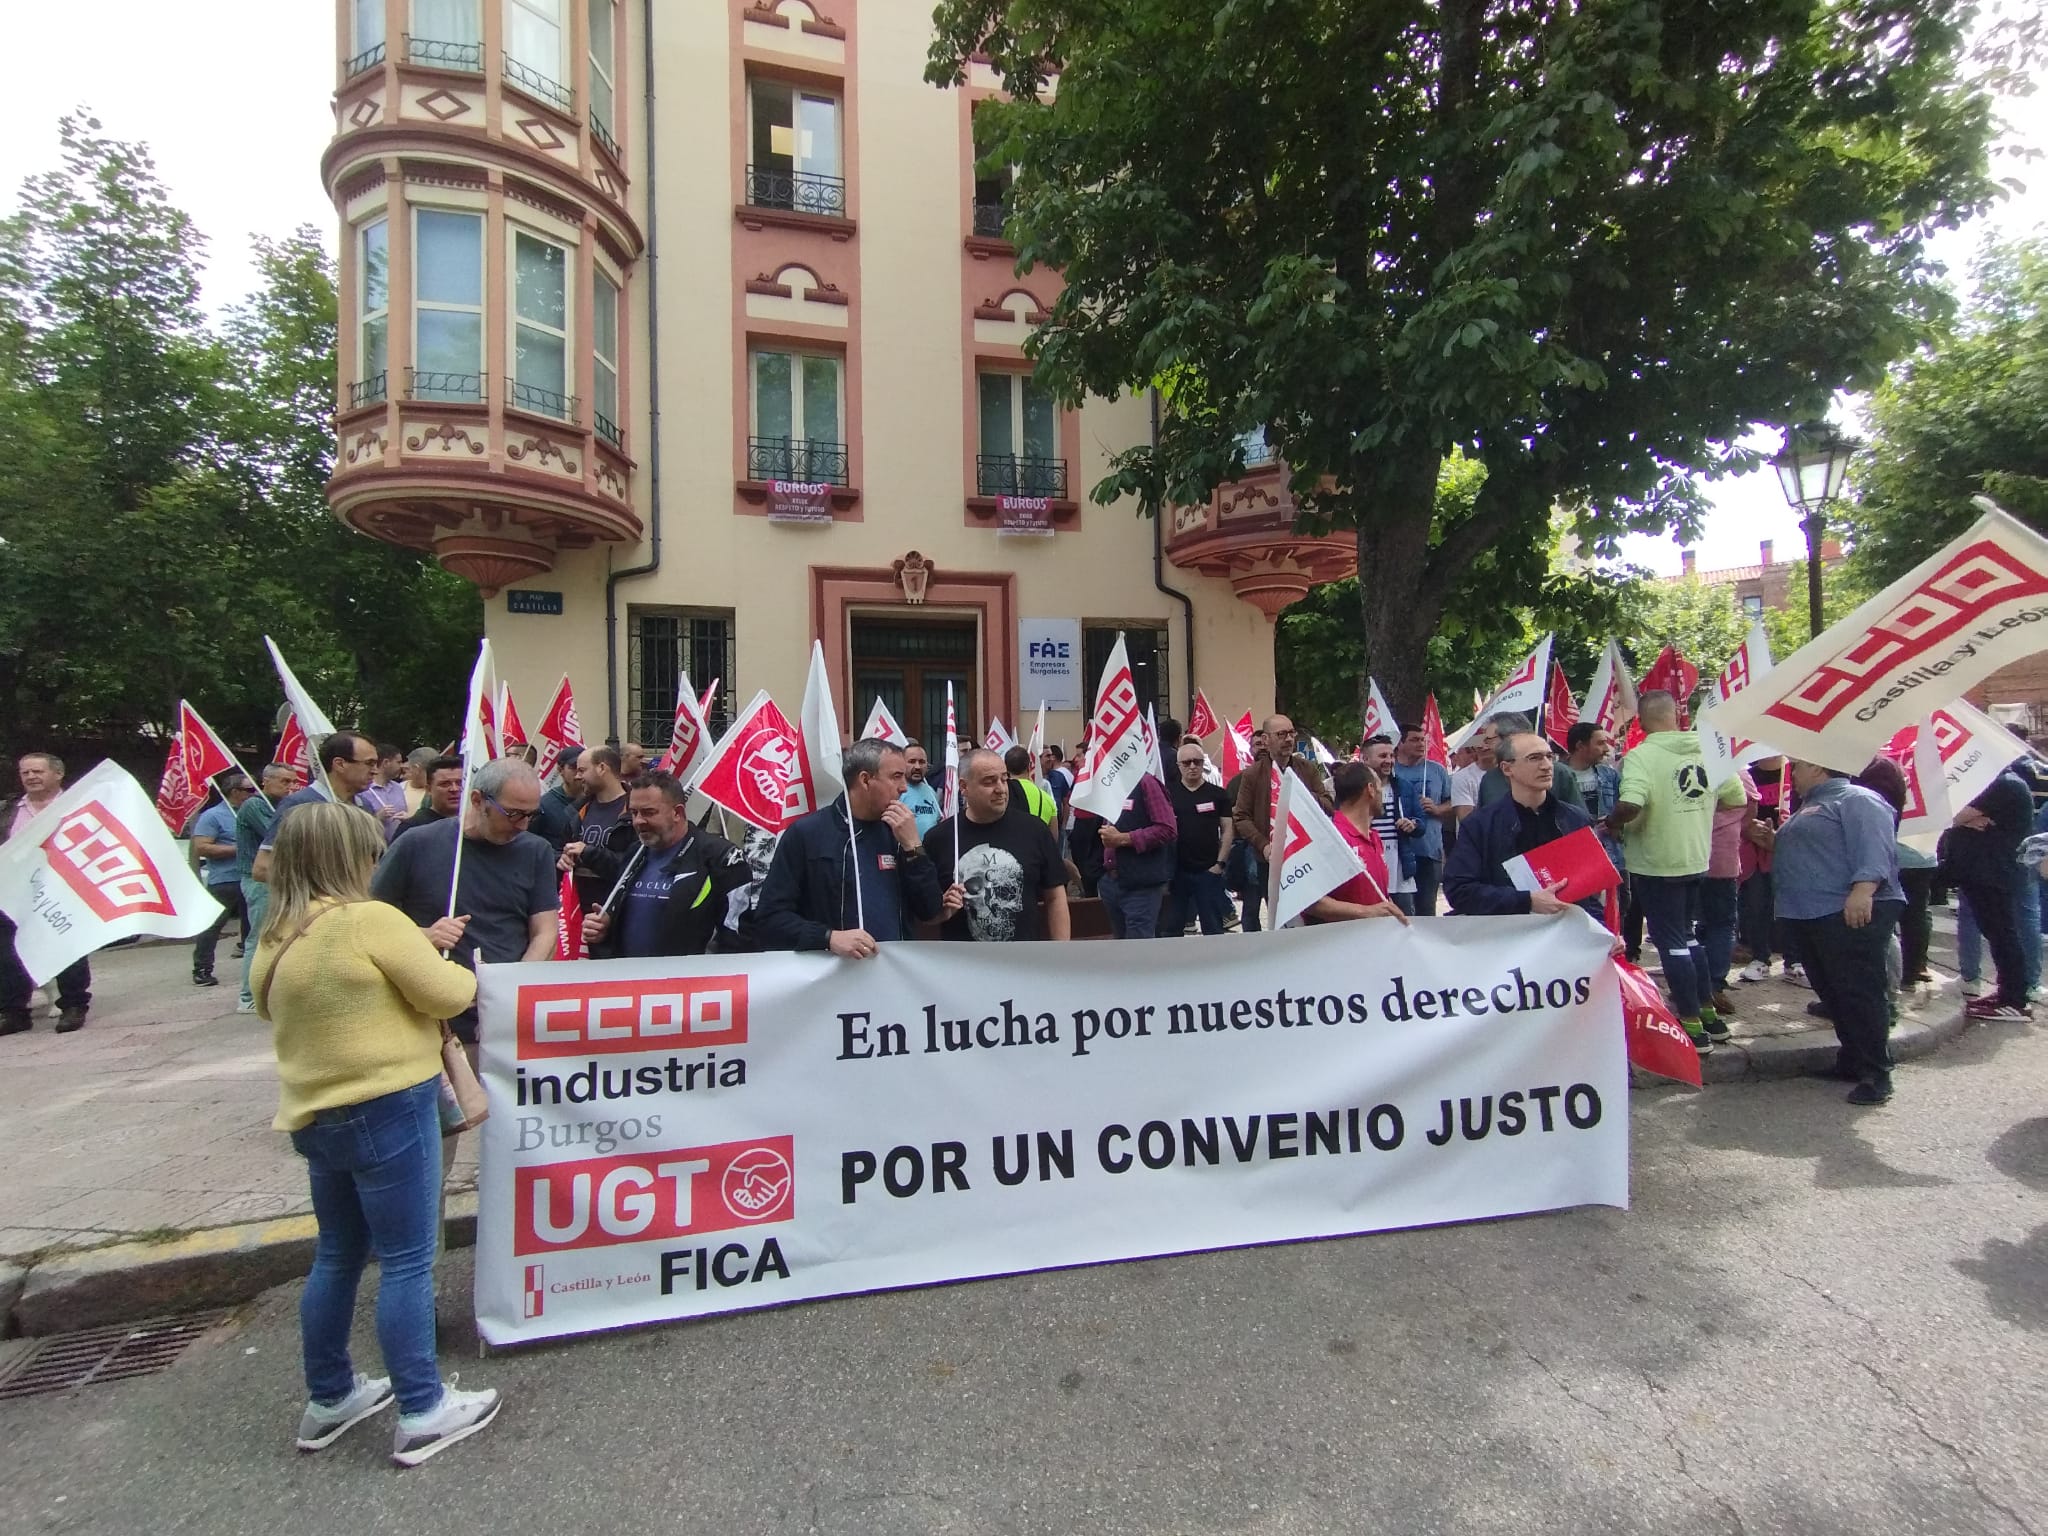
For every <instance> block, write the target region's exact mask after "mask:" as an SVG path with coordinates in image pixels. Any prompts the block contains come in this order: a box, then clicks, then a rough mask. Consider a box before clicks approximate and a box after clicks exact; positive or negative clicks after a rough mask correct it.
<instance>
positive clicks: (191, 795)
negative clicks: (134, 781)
mask: <svg viewBox="0 0 2048 1536" xmlns="http://www.w3.org/2000/svg"><path fill="white" fill-rule="evenodd" d="M204 804H206V791H204V790H199V791H197V792H195V791H194V790H193V788H192V781H191V780H190V779H188V778H186V777H185V747H184V743H183V742H182V741H180V740H179V739H178V738H176V737H173V738H172V740H171V753H170V756H169V757H167V758H165V759H164V776H163V778H162V780H161V781H160V782H159V783H158V784H157V788H156V813H157V815H158V816H160V817H162V818H163V823H164V825H165V826H166V827H167V828H169V829H170V833H171V836H173V837H183V836H184V835H185V823H187V822H188V821H190V820H191V819H192V818H193V816H194V815H195V814H197V812H198V810H199V808H200V807H201V806H202V805H204Z"/></svg>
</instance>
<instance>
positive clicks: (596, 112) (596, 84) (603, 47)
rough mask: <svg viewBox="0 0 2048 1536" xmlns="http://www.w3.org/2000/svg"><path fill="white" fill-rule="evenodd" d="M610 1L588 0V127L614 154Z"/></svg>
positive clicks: (615, 142)
mask: <svg viewBox="0 0 2048 1536" xmlns="http://www.w3.org/2000/svg"><path fill="white" fill-rule="evenodd" d="M612 14H613V13H612V0H590V129H591V132H593V133H595V134H596V135H597V137H598V140H599V142H601V143H602V144H603V145H604V147H605V148H606V149H608V150H610V151H611V152H612V154H613V155H614V156H616V155H617V154H618V152H619V142H618V140H617V139H615V138H613V137H612V108H613V102H612V68H613V66H614V64H615V63H616V61H617V58H618V55H617V53H616V52H615V50H614V47H613V42H612Z"/></svg>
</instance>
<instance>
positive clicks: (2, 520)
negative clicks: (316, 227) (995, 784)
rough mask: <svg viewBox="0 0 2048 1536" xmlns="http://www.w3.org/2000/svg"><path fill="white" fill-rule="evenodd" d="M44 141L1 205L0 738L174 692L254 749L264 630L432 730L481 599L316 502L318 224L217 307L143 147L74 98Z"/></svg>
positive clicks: (323, 306)
mask: <svg viewBox="0 0 2048 1536" xmlns="http://www.w3.org/2000/svg"><path fill="white" fill-rule="evenodd" d="M62 142H63V155H62V165H61V167H60V169H58V170H55V171H51V172H49V173H46V174H44V175H41V176H37V177H34V178H31V179H30V180H29V181H28V182H27V183H26V184H25V186H24V187H23V189H22V194H21V198H20V203H19V206H18V209H17V211H16V212H15V213H14V214H13V215H12V216H10V217H8V218H7V219H6V220H4V221H0V441H5V442H6V443H7V444H8V451H7V452H6V453H5V454H0V540H4V544H0V719H4V721H5V722H6V726H7V731H6V736H7V740H6V743H5V745H6V746H7V747H9V748H11V749H13V750H22V749H25V748H27V747H29V746H31V745H45V744H49V745H56V746H58V747H60V748H64V749H69V750H71V751H73V752H76V753H92V752H98V751H115V752H120V753H122V754H123V755H125V756H127V757H128V758H129V759H130V760H131V761H138V762H139V761H143V760H146V757H147V753H145V752H140V751H138V750H136V742H137V739H138V737H139V735H140V734H141V733H144V732H161V731H162V730H163V729H164V728H165V727H167V726H168V725H169V724H170V722H171V720H172V718H173V711H174V708H175V705H176V702H177V700H178V699H179V697H181V696H184V697H189V698H191V699H192V700H193V702H194V703H195V704H197V705H198V707H199V708H200V710H201V711H202V712H203V713H205V714H206V715H207V717H208V719H209V721H210V722H211V723H212V724H213V725H214V726H215V728H216V729H218V730H220V731H221V732H222V734H223V735H226V736H227V737H228V738H229V739H230V741H231V743H233V744H234V745H236V746H238V747H240V748H243V749H245V750H248V751H251V752H260V751H262V750H264V749H266V748H267V747H268V745H269V744H270V742H271V740H272V739H273V738H274V730H273V716H274V712H275V709H276V706H277V704H278V701H279V693H278V689H277V686H276V682H275V678H274V675H273V673H272V672H271V669H270V665H269V660H268V657H267V655H266V654H265V652H264V649H263V644H262V638H261V637H262V635H263V634H264V633H265V632H268V633H270V634H273V635H275V636H276V637H277V639H278V642H279V643H280V644H281V645H283V646H284V647H285V648H286V650H287V653H288V654H290V655H291V656H293V658H294V660H295V662H297V663H299V664H300V666H301V676H302V677H304V678H305V679H306V681H307V682H308V684H309V686H311V687H313V688H314V689H315V692H316V695H317V696H319V697H321V698H322V701H323V702H324V703H325V704H326V705H327V707H328V709H329V712H330V713H331V714H333V715H334V716H335V718H337V719H341V720H349V719H360V720H361V721H363V722H364V724H365V725H366V727H367V728H369V729H372V730H375V731H376V732H378V733H379V734H381V735H386V736H402V737H407V738H419V739H432V740H442V739H445V738H446V737H447V736H449V735H450V734H452V732H453V729H454V722H455V721H456V720H457V719H458V718H459V714H460V708H461V701H460V694H461V689H462V685H463V679H464V677H465V676H466V667H467V656H468V652H469V650H470V648H471V647H472V646H473V644H474V637H475V635H476V633H477V631H478V629H479V628H480V626H481V617H482V615H481V607H480V604H479V603H478V600H477V598H476V595H475V593H474V592H473V591H472V590H470V589H469V588H467V587H466V586H464V585H463V584H461V583H459V582H457V581H456V580H455V579H454V578H453V577H449V576H447V575H446V574H445V573H443V572H440V571H438V570H433V569H431V568H424V567H423V565H422V562H421V560H420V559H419V557H417V556H414V555H409V554H406V553H404V552H402V551H398V550H393V549H390V548H387V547H385V546H383V545H380V544H377V543H375V542H373V541H371V540H368V539H364V538H361V537H359V536H356V535H354V534H351V533H349V532H348V530H346V529H344V528H342V527H341V526H340V525H339V524H338V523H336V522H335V521H334V520H333V519H332V518H331V517H330V516H329V515H328V513H327V510H326V505H325V502H324V499H323V495H322V487H323V486H324V484H325V482H326V479H327V476H328V473H329V470H330V467H331V459H332V431H331V428H330V426H329V425H328V418H329V415H330V413H331V410H332V406H333V380H334V376H335V363H334V323H335V321H334V315H335V299H334V282H333V274H332V271H331V270H330V268H329V265H328V263H327V260H326V257H325V255H324V253H323V252H322V251H321V249H320V245H319V242H318V239H317V237H316V236H315V234H314V232H313V231H311V230H303V231H301V232H300V233H299V234H298V235H296V236H295V237H294V238H293V239H292V240H290V241H287V242H284V243H283V244H279V245H264V246H262V247H261V249H260V251H259V258H260V265H261V270H262V276H263V288H262V291H261V292H260V293H258V295H257V296H256V297H255V298H254V299H252V300H251V301H250V302H249V303H248V304H247V305H246V306H244V307H243V308H241V309H239V310H237V311H236V312H235V313H233V314H232V315H231V316H230V317H229V318H228V320H227V323H226V324H225V326H224V327H222V328H221V329H220V330H218V331H216V330H215V329H213V328H211V327H209V326H208V324H207V323H206V320H205V317H204V316H203V315H202V313H201V311H200V308H199V301H198V295H199V272H200V266H201V260H202V257H203V254H204V242H203V240H202V239H201V237H200V236H199V234H198V233H197V231H196V230H194V229H193V227H192V225H191V222H190V221H189V220H188V219H187V218H186V216H185V215H184V214H183V213H181V212H180V211H178V210H177V209H176V208H174V207H172V206H171V205H170V202H169V200H168V198H167V197H166V195H165V192H164V189H163V186H162V184H161V182H159V181H158V179H157V177H156V173H155V170H154V168H153V166H152V165H151V162H150V159H149V156H148V154H147V152H146V151H145V150H144V149H143V148H141V147H140V146H138V145H133V144H125V143H122V142H119V141H117V140H114V139H110V138H108V137H106V136H104V135H103V134H102V133H101V131H100V129H99V125H98V124H97V123H96V122H95V121H94V120H92V119H91V118H89V117H85V116H82V115H81V116H78V117H72V118H67V119H65V121H64V123H63V125H62Z"/></svg>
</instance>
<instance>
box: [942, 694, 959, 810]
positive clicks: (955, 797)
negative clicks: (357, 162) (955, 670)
mask: <svg viewBox="0 0 2048 1536" xmlns="http://www.w3.org/2000/svg"><path fill="white" fill-rule="evenodd" d="M939 814H940V815H941V816H957V815H959V814H960V730H959V723H958V720H957V718H956V717H955V716H954V713H953V684H952V682H951V680H950V679H949V680H948V681H947V683H946V782H945V783H944V784H942V785H940V786H939ZM957 833H958V829H957V828H955V834H956V836H955V841H957V840H958V837H957Z"/></svg>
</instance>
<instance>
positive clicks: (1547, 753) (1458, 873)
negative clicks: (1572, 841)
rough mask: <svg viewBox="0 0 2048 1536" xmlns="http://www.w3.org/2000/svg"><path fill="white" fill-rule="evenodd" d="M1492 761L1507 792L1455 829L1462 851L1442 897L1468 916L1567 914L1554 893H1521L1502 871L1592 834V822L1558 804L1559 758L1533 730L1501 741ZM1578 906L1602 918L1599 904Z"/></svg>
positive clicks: (1450, 867) (1591, 900)
mask: <svg viewBox="0 0 2048 1536" xmlns="http://www.w3.org/2000/svg"><path fill="white" fill-rule="evenodd" d="M1493 759H1494V762H1495V764H1496V765H1497V766H1498V767H1499V768H1500V770H1501V772H1502V773H1503V774H1505V775H1506V777H1507V782H1508V793H1507V794H1505V795H1503V796H1502V797H1501V798H1500V799H1498V800H1496V801H1494V802H1493V803H1492V804H1491V805H1482V806H1480V807H1479V808H1478V809H1477V810H1475V811H1474V812H1472V814H1471V815H1469V816H1467V817H1466V818H1465V821H1464V824H1463V825H1462V826H1460V827H1459V828H1458V843H1457V846H1456V847H1455V848H1453V849H1452V850H1451V857H1450V861H1449V863H1447V864H1446V865H1445V867H1444V894H1445V895H1446V896H1448V897H1449V898H1450V902H1451V910H1452V911H1453V912H1457V913H1461V914H1465V915H1468V916H1470V915H1483V916H1509V915H1513V914H1516V913H1521V912H1534V913H1538V914H1543V915H1547V914H1549V913H1553V912H1562V911H1564V910H1565V909H1566V908H1567V907H1568V906H1570V905H1571V903H1570V902H1566V901H1562V900H1560V899H1559V898H1558V896H1557V894H1556V888H1555V887H1552V888H1551V889H1548V890H1541V891H1518V890H1516V889H1515V886H1514V882H1513V881H1511V880H1509V879H1508V874H1507V869H1506V868H1505V866H1506V864H1507V861H1508V860H1509V859H1512V858H1514V857H1515V856H1516V855H1518V854H1524V853H1528V852H1530V851H1531V850H1532V849H1536V848H1540V847H1542V846H1543V845H1544V844H1545V843H1554V842H1556V841H1557V840H1558V839H1559V838H1560V837H1563V836H1565V835H1566V834H1568V833H1571V832H1576V831H1577V830H1578V829H1579V828H1580V827H1590V826H1591V825H1592V824H1593V820H1592V818H1591V817H1590V816H1588V815H1587V814H1586V813H1585V812H1584V811H1582V810H1580V809H1579V808H1578V807H1577V806H1576V805H1571V804H1568V803H1566V802H1565V801H1563V800H1560V799H1559V798H1558V797H1557V794H1556V792H1555V791H1554V790H1553V789H1552V787H1551V780H1552V778H1553V777H1554V776H1555V773H1556V769H1557V760H1556V757H1555V756H1554V754H1553V753H1552V752H1551V749H1550V743H1549V742H1547V741H1545V740H1544V739H1543V738H1542V737H1541V736H1539V735H1537V734H1536V733H1535V732H1534V731H1519V732H1516V733H1515V734H1514V735H1511V736H1503V737H1501V739H1500V741H1499V742H1498V743H1497V744H1496V745H1495V746H1494V749H1493ZM1562 883H1563V882H1562V881H1560V882H1559V884H1560V885H1561V884H1562ZM1579 905H1580V906H1582V907H1583V908H1585V910H1586V911H1588V912H1590V913H1591V914H1592V915H1593V917H1594V918H1595V919H1596V920H1597V919H1598V918H1599V916H1600V911H1599V908H1600V899H1599V898H1598V897H1588V898H1587V899H1586V900H1585V901H1583V902H1580V903H1579Z"/></svg>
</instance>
